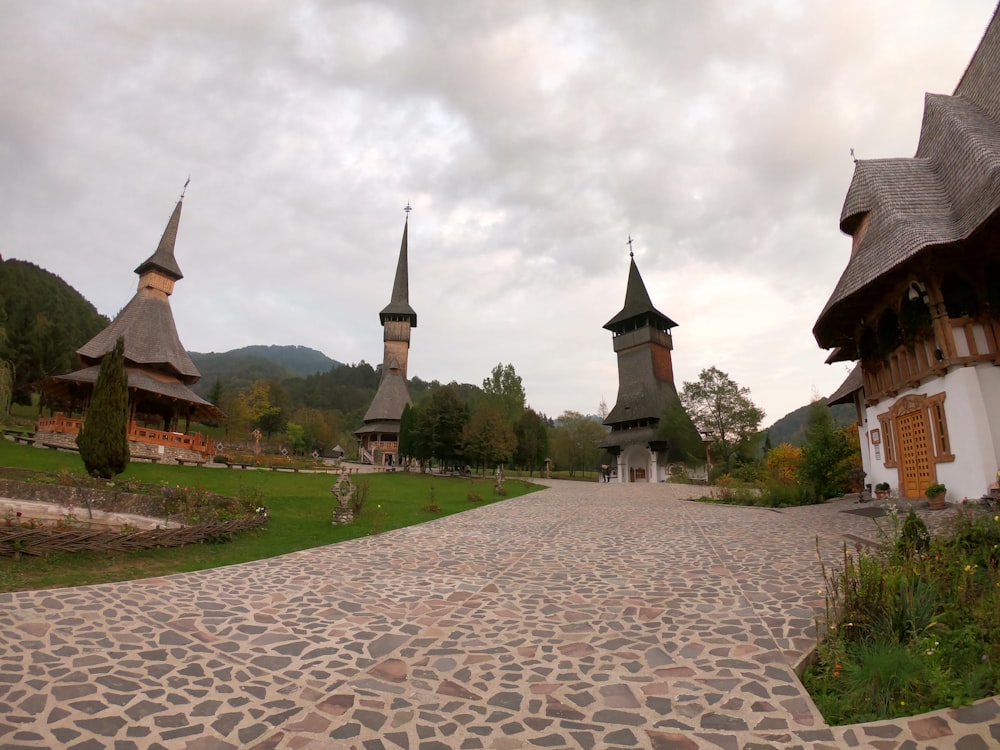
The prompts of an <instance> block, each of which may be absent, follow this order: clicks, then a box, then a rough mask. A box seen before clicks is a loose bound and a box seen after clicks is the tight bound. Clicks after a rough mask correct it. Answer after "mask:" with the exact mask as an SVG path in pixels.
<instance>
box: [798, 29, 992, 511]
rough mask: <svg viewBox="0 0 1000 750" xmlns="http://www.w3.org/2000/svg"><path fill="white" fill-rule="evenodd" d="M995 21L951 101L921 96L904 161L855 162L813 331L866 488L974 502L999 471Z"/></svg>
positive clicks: (950, 98)
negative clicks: (840, 370)
mask: <svg viewBox="0 0 1000 750" xmlns="http://www.w3.org/2000/svg"><path fill="white" fill-rule="evenodd" d="M998 81H1000V17H998V16H997V15H996V14H994V17H993V19H992V21H991V22H990V24H989V27H988V28H987V30H986V34H985V35H984V37H983V39H982V41H981V43H980V45H979V48H978V49H977V50H976V52H975V54H974V55H973V57H972V60H971V62H970V63H969V66H968V68H967V69H966V71H965V74H964V75H963V76H962V78H961V80H960V81H959V82H958V86H957V87H956V88H955V91H954V93H953V94H951V95H945V94H927V95H926V96H925V98H924V114H923V122H922V124H921V129H920V139H919V143H918V146H917V151H916V154H915V155H914V156H913V157H912V158H887V159H865V160H859V161H857V163H856V166H855V170H854V178H853V180H852V181H851V186H850V188H849V189H848V191H847V197H846V199H845V201H844V207H843V210H842V212H841V216H840V228H841V230H842V231H843V232H844V233H845V234H848V235H850V236H851V255H850V259H849V260H848V262H847V268H846V269H845V270H844V272H843V274H842V275H841V277H840V280H839V281H838V282H837V285H836V287H835V288H834V290H833V294H832V295H831V296H830V299H829V301H828V302H827V303H826V305H825V306H824V308H823V310H822V312H821V313H820V316H819V319H818V320H817V321H816V324H815V327H814V328H813V333H814V335H815V337H816V341H817V342H818V343H819V345H820V346H821V347H823V348H825V349H832V350H833V351H832V353H831V354H830V356H829V358H828V359H827V361H828V362H856V363H857V364H856V366H855V369H854V371H853V372H852V373H851V375H850V376H849V377H848V379H847V380H846V381H845V383H844V384H843V385H842V386H841V387H840V388H839V389H838V391H837V392H836V393H834V394H833V396H832V397H831V401H832V402H833V403H842V402H848V403H849V402H853V403H854V404H855V406H856V408H857V412H858V424H859V431H860V437H861V451H862V459H863V463H864V469H865V472H866V474H867V477H866V483H868V484H869V485H871V486H874V485H875V484H879V483H882V482H886V483H888V484H889V485H890V487H891V488H893V489H894V490H895V491H896V492H897V493H898V495H899V496H900V497H908V498H915V497H920V496H922V495H923V494H924V491H925V490H926V489H927V487H928V486H930V485H932V484H936V483H941V484H945V485H946V486H947V489H948V492H947V500H948V501H949V502H957V501H961V500H962V499H964V498H979V497H981V496H983V495H984V494H986V492H987V491H988V489H989V487H990V485H991V484H994V483H995V482H996V481H997V470H998V468H1000V367H998V365H1000V84H998Z"/></svg>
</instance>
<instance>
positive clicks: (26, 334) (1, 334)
mask: <svg viewBox="0 0 1000 750" xmlns="http://www.w3.org/2000/svg"><path fill="white" fill-rule="evenodd" d="M108 323H109V321H108V319H107V318H106V317H104V316H103V315H100V314H99V313H98V312H97V309H96V308H95V307H94V306H93V305H92V304H90V303H89V302H88V301H87V300H86V299H84V298H83V296H82V295H81V294H80V293H79V292H77V291H76V290H75V289H74V288H73V287H71V286H70V285H69V284H67V283H66V282H65V281H63V280H62V279H61V278H59V277H58V276H56V275H55V274H53V273H50V272H49V271H46V270H45V269H43V268H40V267H38V266H36V265H35V264H34V263H29V262H27V261H24V260H16V259H13V258H12V259H10V260H6V261H2V262H0V357H2V358H3V359H5V360H7V361H8V362H10V363H11V364H12V365H13V368H14V394H13V396H14V400H15V401H16V402H18V403H24V404H27V403H31V384H32V383H34V382H36V381H38V380H41V379H43V378H46V377H49V376H50V375H58V374H60V373H64V372H69V371H70V370H73V369H75V368H76V359H75V356H74V352H75V351H76V350H77V349H78V348H79V347H81V346H82V345H83V344H85V343H87V341H88V340H90V338H91V337H93V336H94V335H96V334H97V333H99V332H100V331H101V329H103V328H104V327H105V326H106V325H108Z"/></svg>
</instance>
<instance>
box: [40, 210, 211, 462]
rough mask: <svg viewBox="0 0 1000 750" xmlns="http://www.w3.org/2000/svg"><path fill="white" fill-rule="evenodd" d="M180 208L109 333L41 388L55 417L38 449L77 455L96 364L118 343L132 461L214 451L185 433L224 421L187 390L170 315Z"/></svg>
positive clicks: (190, 374) (44, 421) (192, 377)
mask: <svg viewBox="0 0 1000 750" xmlns="http://www.w3.org/2000/svg"><path fill="white" fill-rule="evenodd" d="M183 202H184V196H183V195H182V196H181V198H180V200H178V201H177V205H176V206H175V207H174V210H173V213H172V214H171V216H170V219H169V221H168V222H167V227H166V229H165V230H164V232H163V236H162V237H161V238H160V243H159V245H158V246H157V248H156V251H155V252H154V253H153V254H152V255H151V256H149V258H147V259H146V260H145V261H143V262H142V263H141V264H140V265H139V266H138V268H136V269H135V273H136V274H138V276H139V285H138V289H137V290H136V292H135V295H134V296H133V297H132V299H131V301H130V302H129V303H128V304H127V305H126V306H125V308H124V309H123V310H122V311H121V312H120V313H119V314H118V316H117V317H116V318H115V319H114V320H113V321H112V322H111V324H110V325H109V326H108V327H107V328H105V329H104V330H103V331H101V332H100V333H99V334H97V335H96V336H95V337H94V338H92V339H91V340H90V341H88V342H87V343H86V344H84V345H83V346H82V347H80V348H79V349H77V351H76V357H77V360H78V362H79V363H80V369H78V370H76V371H74V372H70V373H66V374H65V375H57V376H55V377H52V378H49V379H48V380H45V381H43V382H42V383H40V384H39V389H40V390H41V392H42V400H43V405H44V406H47V407H48V408H49V410H50V411H51V412H53V413H52V415H51V416H49V417H41V418H39V420H38V424H37V425H36V430H35V441H36V443H38V444H45V445H52V446H62V447H67V448H75V446H76V435H77V434H78V433H79V431H80V427H81V426H82V424H83V422H84V420H85V419H86V410H87V406H88V404H89V401H90V396H91V393H92V392H93V389H94V384H95V383H96V382H97V375H98V372H99V371H100V364H101V360H102V359H103V358H104V355H106V354H108V353H109V352H111V351H112V350H113V349H114V347H115V342H116V341H117V340H118V337H119V336H121V337H124V339H125V369H126V373H127V375H128V392H129V423H128V440H129V448H130V453H131V454H132V456H133V457H134V458H148V459H152V460H162V461H165V462H170V461H176V460H178V459H180V460H189V461H203V460H206V459H207V458H208V457H210V456H211V455H212V454H213V453H214V452H215V449H214V446H213V444H212V443H211V442H210V441H207V440H205V438H204V437H203V436H202V435H201V434H199V433H196V434H189V430H190V425H191V422H218V421H222V420H223V419H225V415H224V414H223V413H222V412H221V411H220V410H219V409H218V408H216V407H215V406H214V405H212V404H211V403H209V402H208V401H205V400H204V399H203V398H201V397H200V396H198V395H197V394H196V393H194V391H192V390H191V388H190V386H192V385H194V383H196V382H197V381H198V380H199V379H200V377H201V375H200V373H199V372H198V369H197V368H196V367H195V366H194V363H193V362H192V361H191V358H190V357H189V356H188V353H187V351H186V350H185V349H184V347H183V346H182V345H181V341H180V338H179V337H178V335H177V327H176V326H175V325H174V316H173V313H172V311H171V309H170V295H171V294H173V291H174V285H175V284H176V282H178V281H180V280H181V279H182V278H183V274H181V270H180V268H179V267H178V265H177V261H176V259H175V258H174V244H175V242H176V240H177V229H178V227H179V225H180V218H181V207H182V204H183ZM67 413H68V414H69V415H70V416H67ZM74 413H80V414H81V415H82V416H79V417H76V416H73V414H74Z"/></svg>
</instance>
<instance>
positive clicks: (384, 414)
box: [354, 206, 417, 467]
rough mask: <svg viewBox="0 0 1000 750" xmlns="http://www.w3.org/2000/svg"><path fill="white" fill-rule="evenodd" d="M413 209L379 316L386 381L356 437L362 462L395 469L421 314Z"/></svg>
mask: <svg viewBox="0 0 1000 750" xmlns="http://www.w3.org/2000/svg"><path fill="white" fill-rule="evenodd" d="M409 218H410V217H409V206H407V217H406V221H404V223H403V241H402V243H401V244H400V246H399V260H398V261H397V262H396V278H395V281H394V282H393V285H392V297H391V298H390V300H389V304H388V305H386V306H385V307H384V308H382V311H381V312H380V313H379V321H380V322H381V324H382V329H383V334H382V340H383V342H384V347H383V349H384V351H383V356H382V379H381V380H380V381H379V384H378V390H377V391H376V392H375V398H373V399H372V402H371V405H370V406H369V407H368V411H367V412H365V417H364V425H363V426H362V427H361V428H360V429H359V430H357V431H356V432H355V433H354V434H355V436H356V437H357V438H358V443H359V445H358V459H359V460H360V461H361V462H362V463H366V464H374V465H375V466H386V467H388V466H394V465H395V464H396V463H398V461H399V421H400V418H401V417H402V416H403V409H405V408H406V406H407V405H408V404H411V403H412V402H411V400H410V391H409V388H408V387H407V384H406V368H407V364H408V362H409V358H410V329H411V328H416V327H417V314H416V313H415V312H414V311H413V308H412V307H410V292H409V269H408V266H407V257H406V256H407V247H406V243H407V240H406V236H407V231H408V229H409Z"/></svg>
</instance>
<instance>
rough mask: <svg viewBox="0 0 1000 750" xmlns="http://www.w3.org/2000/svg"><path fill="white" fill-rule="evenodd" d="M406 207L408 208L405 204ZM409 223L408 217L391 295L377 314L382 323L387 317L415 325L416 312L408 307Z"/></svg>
mask: <svg viewBox="0 0 1000 750" xmlns="http://www.w3.org/2000/svg"><path fill="white" fill-rule="evenodd" d="M407 208H409V207H408V206H407ZM409 225H410V217H409V216H407V217H406V221H404V222H403V241H402V242H401V243H400V245H399V260H398V261H397V262H396V279H395V281H393V284H392V297H391V299H390V300H389V304H388V305H386V306H385V307H383V308H382V311H381V312H380V313H379V314H378V317H379V320H380V321H381V322H382V325H385V321H386V320H387V319H389V318H392V319H394V320H408V321H409V323H410V326H412V327H413V328H416V327H417V313H416V312H414V310H413V308H412V307H410V281H409V278H410V272H409V266H408V263H407V258H406V234H407V230H408V229H409Z"/></svg>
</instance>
